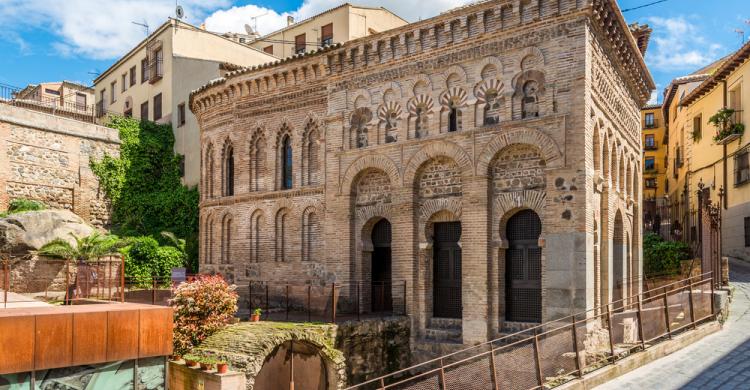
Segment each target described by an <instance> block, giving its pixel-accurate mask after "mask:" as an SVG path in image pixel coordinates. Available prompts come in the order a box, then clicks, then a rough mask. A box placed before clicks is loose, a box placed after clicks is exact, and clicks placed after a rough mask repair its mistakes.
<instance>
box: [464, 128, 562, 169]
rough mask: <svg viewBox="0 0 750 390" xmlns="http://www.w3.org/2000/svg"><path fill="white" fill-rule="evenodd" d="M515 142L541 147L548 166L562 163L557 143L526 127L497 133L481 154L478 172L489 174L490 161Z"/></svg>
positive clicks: (478, 161)
mask: <svg viewBox="0 0 750 390" xmlns="http://www.w3.org/2000/svg"><path fill="white" fill-rule="evenodd" d="M513 144H529V145H533V146H535V147H537V148H539V150H540V151H541V152H542V157H543V158H544V161H545V162H546V163H547V166H548V167H549V166H555V165H557V166H561V165H562V162H563V158H562V153H561V152H560V149H559V148H558V147H557V143H556V142H555V141H554V140H553V139H552V138H550V137H549V136H548V135H547V134H544V133H543V132H541V131H539V130H535V129H530V128H525V129H516V130H511V131H508V132H503V133H500V134H498V135H496V136H495V138H493V139H492V140H491V141H490V142H489V143H488V144H487V146H485V147H484V150H483V151H482V153H481V154H480V155H479V159H478V160H477V174H478V175H488V174H489V166H490V163H491V162H492V160H493V159H494V158H495V156H496V155H497V154H498V153H499V152H500V151H501V150H503V149H504V148H506V147H507V146H510V145H513Z"/></svg>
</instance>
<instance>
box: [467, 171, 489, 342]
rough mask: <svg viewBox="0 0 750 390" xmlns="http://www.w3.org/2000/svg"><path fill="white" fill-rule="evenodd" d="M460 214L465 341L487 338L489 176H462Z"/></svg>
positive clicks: (481, 340)
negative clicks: (487, 177)
mask: <svg viewBox="0 0 750 390" xmlns="http://www.w3.org/2000/svg"><path fill="white" fill-rule="evenodd" d="M463 180H464V181H463V204H462V215H461V230H462V233H461V241H460V243H461V257H462V259H461V260H462V263H461V271H462V280H461V296H462V301H463V302H462V303H463V342H464V344H474V343H479V342H483V341H487V339H488V337H489V334H488V318H487V314H488V295H487V293H488V291H489V289H488V281H487V273H488V270H489V267H488V264H487V262H488V259H489V258H490V254H489V245H488V241H489V237H490V235H489V232H488V229H487V227H488V226H489V221H488V219H489V217H490V212H489V202H488V199H487V179H486V178H485V177H479V176H472V177H469V178H464V179H463Z"/></svg>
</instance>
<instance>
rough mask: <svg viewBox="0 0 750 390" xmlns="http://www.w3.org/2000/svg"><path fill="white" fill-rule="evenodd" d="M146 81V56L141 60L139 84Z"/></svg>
mask: <svg viewBox="0 0 750 390" xmlns="http://www.w3.org/2000/svg"><path fill="white" fill-rule="evenodd" d="M146 81H148V57H146V58H144V59H142V60H141V84H143V83H145V82H146Z"/></svg>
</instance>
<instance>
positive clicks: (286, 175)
mask: <svg viewBox="0 0 750 390" xmlns="http://www.w3.org/2000/svg"><path fill="white" fill-rule="evenodd" d="M291 188H292V139H291V137H289V136H288V135H285V136H284V139H283V140H282V141H281V189H283V190H288V189H291Z"/></svg>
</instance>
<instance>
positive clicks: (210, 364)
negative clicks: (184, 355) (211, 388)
mask: <svg viewBox="0 0 750 390" xmlns="http://www.w3.org/2000/svg"><path fill="white" fill-rule="evenodd" d="M198 362H199V363H200V365H201V370H203V371H211V370H213V369H214V367H215V366H216V363H218V362H219V361H218V360H216V359H215V358H213V357H211V356H202V357H201V359H200V360H199V361H198Z"/></svg>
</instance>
